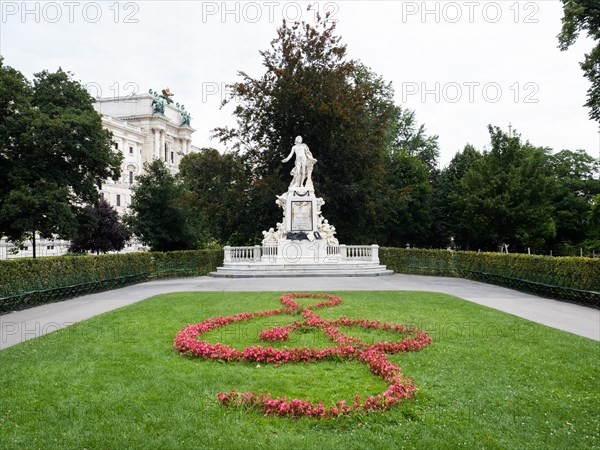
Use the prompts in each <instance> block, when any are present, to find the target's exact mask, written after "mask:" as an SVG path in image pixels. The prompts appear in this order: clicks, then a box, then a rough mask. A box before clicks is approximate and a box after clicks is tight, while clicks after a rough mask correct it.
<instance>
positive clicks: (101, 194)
mask: <svg viewBox="0 0 600 450" xmlns="http://www.w3.org/2000/svg"><path fill="white" fill-rule="evenodd" d="M100 200H104V192H100Z"/></svg>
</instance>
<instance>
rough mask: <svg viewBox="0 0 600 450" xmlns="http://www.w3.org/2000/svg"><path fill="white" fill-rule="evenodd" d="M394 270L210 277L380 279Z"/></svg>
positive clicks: (272, 273)
mask: <svg viewBox="0 0 600 450" xmlns="http://www.w3.org/2000/svg"><path fill="white" fill-rule="evenodd" d="M393 273H394V271H393V270H383V271H380V272H361V271H337V272H328V271H320V272H317V271H315V272H285V271H277V270H273V271H260V272H258V271H257V272H251V271H244V272H233V271H231V272H211V273H210V274H209V275H210V276H211V277H214V278H293V277H379V276H385V275H392V274H393Z"/></svg>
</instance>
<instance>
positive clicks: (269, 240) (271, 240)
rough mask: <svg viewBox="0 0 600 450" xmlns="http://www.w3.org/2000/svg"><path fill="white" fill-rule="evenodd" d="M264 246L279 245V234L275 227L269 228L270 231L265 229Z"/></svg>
mask: <svg viewBox="0 0 600 450" xmlns="http://www.w3.org/2000/svg"><path fill="white" fill-rule="evenodd" d="M262 234H263V238H264V239H263V241H262V245H263V247H268V246H275V245H277V234H276V233H275V230H274V229H273V228H269V231H263V232H262Z"/></svg>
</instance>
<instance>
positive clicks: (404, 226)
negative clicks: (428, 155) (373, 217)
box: [377, 150, 431, 247]
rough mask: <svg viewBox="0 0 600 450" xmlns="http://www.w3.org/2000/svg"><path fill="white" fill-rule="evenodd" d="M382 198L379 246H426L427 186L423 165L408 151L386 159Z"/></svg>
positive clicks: (429, 206) (429, 193) (427, 177)
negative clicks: (384, 187) (384, 188)
mask: <svg viewBox="0 0 600 450" xmlns="http://www.w3.org/2000/svg"><path fill="white" fill-rule="evenodd" d="M386 174H387V176H386V179H385V185H386V190H385V191H384V192H385V195H384V196H383V197H382V199H381V200H382V202H383V204H382V207H381V208H380V209H378V215H377V216H378V223H381V222H382V226H383V227H382V228H383V229H382V230H381V234H380V237H379V239H378V242H379V243H380V244H381V245H386V246H395V247H404V246H405V245H407V244H410V245H412V246H415V245H416V246H423V245H427V244H428V242H427V238H428V231H429V227H430V224H431V185H430V183H429V170H428V167H427V164H426V163H425V162H423V161H421V160H420V159H418V158H417V157H416V156H413V155H411V154H409V153H408V151H404V150H403V151H398V152H395V153H394V154H392V155H390V158H389V160H388V164H387V171H386Z"/></svg>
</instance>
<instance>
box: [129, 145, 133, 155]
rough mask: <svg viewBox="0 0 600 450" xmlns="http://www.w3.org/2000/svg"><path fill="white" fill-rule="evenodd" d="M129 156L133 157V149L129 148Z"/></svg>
mask: <svg viewBox="0 0 600 450" xmlns="http://www.w3.org/2000/svg"><path fill="white" fill-rule="evenodd" d="M129 154H130V155H133V147H131V146H129Z"/></svg>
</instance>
